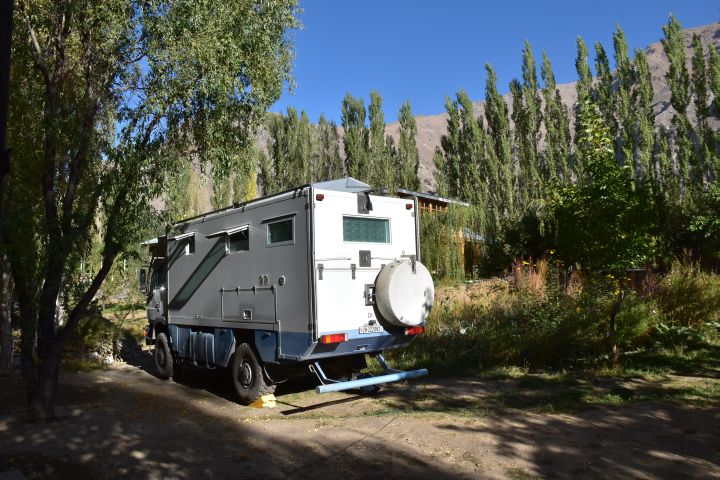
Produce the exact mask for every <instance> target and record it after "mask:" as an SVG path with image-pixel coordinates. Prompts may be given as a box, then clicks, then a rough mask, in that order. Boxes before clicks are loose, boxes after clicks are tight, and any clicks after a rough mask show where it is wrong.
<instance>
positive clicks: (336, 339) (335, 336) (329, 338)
mask: <svg viewBox="0 0 720 480" xmlns="http://www.w3.org/2000/svg"><path fill="white" fill-rule="evenodd" d="M346 341H347V333H331V334H329V335H323V336H322V337H320V343H322V344H324V345H327V344H328V343H340V342H346Z"/></svg>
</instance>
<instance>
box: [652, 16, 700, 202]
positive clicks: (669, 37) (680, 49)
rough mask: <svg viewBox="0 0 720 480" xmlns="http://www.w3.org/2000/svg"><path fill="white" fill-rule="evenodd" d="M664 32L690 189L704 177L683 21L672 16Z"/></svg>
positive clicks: (682, 169) (682, 159)
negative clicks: (697, 150)
mask: <svg viewBox="0 0 720 480" xmlns="http://www.w3.org/2000/svg"><path fill="white" fill-rule="evenodd" d="M663 32H664V33H665V38H663V39H662V40H661V42H662V46H663V50H664V51H665V55H666V56H667V58H668V61H669V63H670V66H669V68H668V72H667V74H665V79H666V80H667V83H668V86H669V87H670V104H671V105H672V107H673V109H675V114H674V115H673V119H672V123H673V126H674V127H675V137H676V138H677V146H678V148H677V162H678V165H679V170H680V176H681V177H682V180H683V187H684V190H685V192H689V191H690V189H691V187H692V186H693V183H695V184H697V181H698V180H699V179H700V176H699V173H700V172H699V169H698V168H697V165H695V161H694V160H695V158H694V157H695V156H694V152H693V142H692V126H691V125H690V120H689V119H688V114H687V108H688V106H689V104H690V75H689V73H688V69H687V64H686V55H685V33H684V32H683V30H682V26H681V25H680V22H678V21H677V19H676V18H675V17H674V16H672V15H670V20H668V23H667V24H666V25H664V26H663Z"/></svg>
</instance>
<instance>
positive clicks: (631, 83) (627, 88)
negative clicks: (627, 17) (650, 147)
mask: <svg viewBox="0 0 720 480" xmlns="http://www.w3.org/2000/svg"><path fill="white" fill-rule="evenodd" d="M613 48H614V51H615V72H616V73H615V76H616V78H617V82H616V83H617V91H616V92H615V99H614V101H613V104H614V108H613V110H614V115H615V121H616V122H617V128H618V131H617V135H618V137H619V138H618V143H617V148H616V153H617V154H619V156H620V158H621V159H622V161H623V162H624V163H625V164H626V165H630V166H631V167H632V169H633V170H632V171H633V175H635V176H636V177H638V176H639V177H640V178H645V177H647V175H648V174H649V171H650V170H649V165H648V164H645V163H643V161H642V160H644V159H640V162H639V165H636V161H635V160H636V152H638V148H639V142H640V140H641V138H642V137H641V136H640V131H639V126H638V124H639V123H640V120H639V117H638V113H639V110H634V109H633V89H634V87H635V85H636V82H637V75H636V73H635V70H633V65H632V63H631V61H630V56H629V54H628V45H627V40H626V39H625V32H623V30H622V28H620V25H617V26H616V27H615V32H613ZM650 88H651V89H652V85H651V87H650ZM651 100H652V98H651Z"/></svg>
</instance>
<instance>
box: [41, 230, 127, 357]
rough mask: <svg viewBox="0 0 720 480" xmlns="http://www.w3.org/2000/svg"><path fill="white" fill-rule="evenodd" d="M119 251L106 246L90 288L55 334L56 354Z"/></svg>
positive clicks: (88, 303)
mask: <svg viewBox="0 0 720 480" xmlns="http://www.w3.org/2000/svg"><path fill="white" fill-rule="evenodd" d="M119 250H120V249H119V248H118V247H117V246H116V245H114V244H113V245H109V246H107V250H106V251H105V253H104V254H103V261H102V265H101V267H100V270H98V272H97V273H96V274H95V277H94V278H93V281H92V283H91V284H90V287H88V289H87V290H86V291H85V293H84V294H83V296H82V298H80V301H79V302H78V303H77V305H75V307H74V308H73V309H72V310H71V311H70V314H69V315H68V319H67V322H66V323H65V326H64V327H63V328H62V329H61V330H60V331H59V332H58V334H57V342H56V343H55V348H56V349H57V353H60V352H61V351H62V349H63V347H64V346H65V342H67V341H68V340H69V339H70V335H72V332H73V331H74V330H75V327H76V326H77V324H78V322H79V321H80V317H81V316H82V314H83V313H85V311H86V310H87V307H88V306H89V305H90V302H91V301H92V299H93V298H95V295H96V294H97V292H98V290H99V289H100V286H101V285H102V283H103V282H104V281H105V278H106V277H107V275H108V273H110V269H111V268H112V265H113V262H115V257H117V254H118V253H119Z"/></svg>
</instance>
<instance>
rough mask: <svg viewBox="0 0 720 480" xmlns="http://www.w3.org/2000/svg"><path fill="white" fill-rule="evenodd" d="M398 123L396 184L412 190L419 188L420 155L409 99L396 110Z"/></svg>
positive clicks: (415, 125) (415, 124)
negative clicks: (398, 139)
mask: <svg viewBox="0 0 720 480" xmlns="http://www.w3.org/2000/svg"><path fill="white" fill-rule="evenodd" d="M398 122H399V123H400V141H399V143H398V150H397V170H398V172H397V184H398V185H399V186H400V187H402V188H406V189H409V190H412V191H418V190H419V189H420V179H418V170H419V169H420V155H419V154H418V149H417V143H416V140H415V137H416V136H417V123H416V122H415V117H414V116H413V114H412V106H411V104H410V102H409V101H406V102H403V104H402V105H401V106H400V111H399V112H398Z"/></svg>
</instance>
